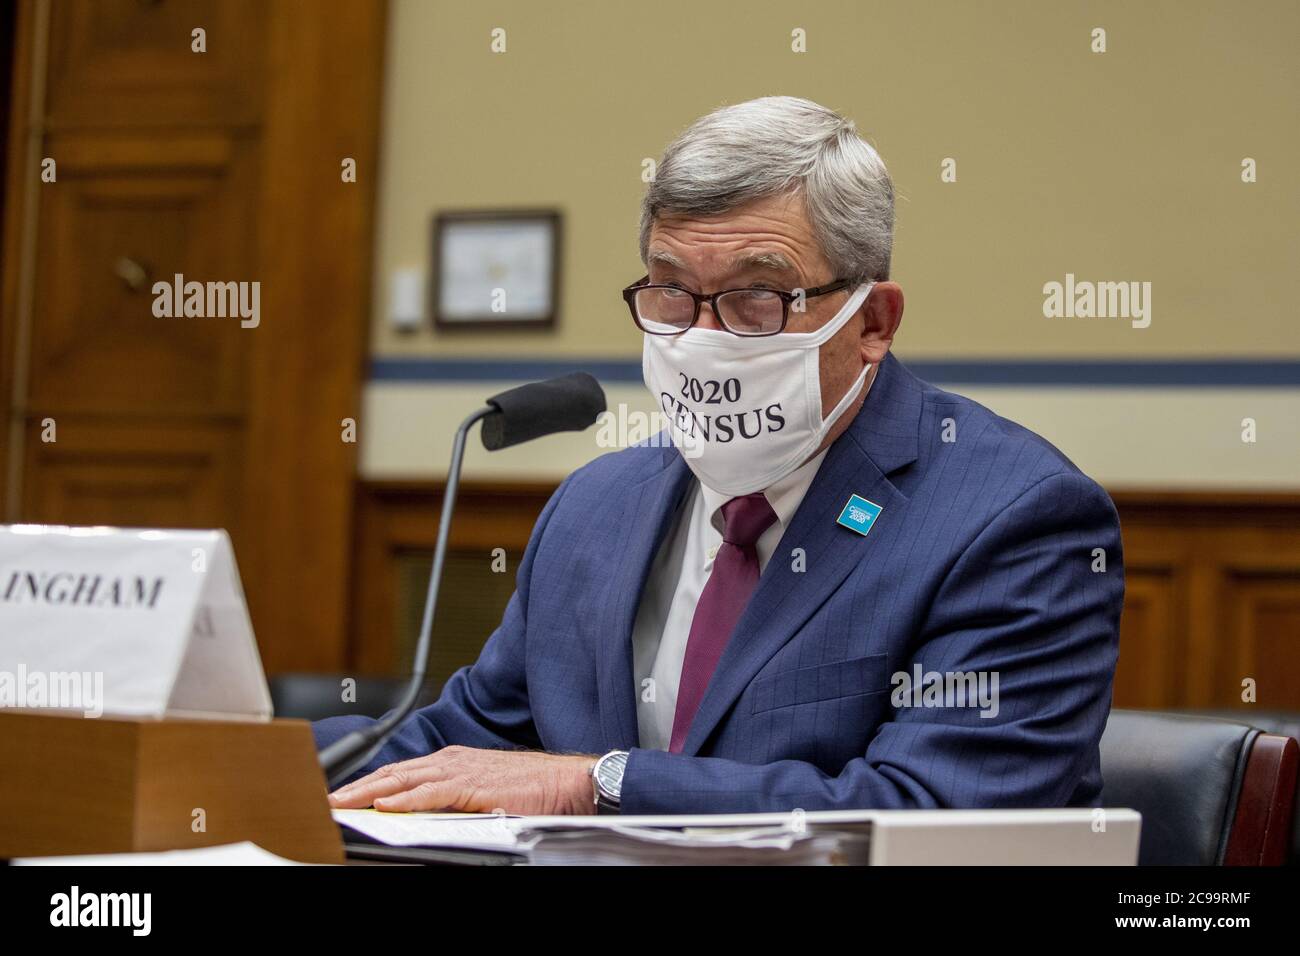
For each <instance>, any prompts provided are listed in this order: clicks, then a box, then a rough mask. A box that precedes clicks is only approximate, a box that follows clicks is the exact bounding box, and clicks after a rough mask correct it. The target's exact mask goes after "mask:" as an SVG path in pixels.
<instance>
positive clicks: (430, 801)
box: [375, 780, 457, 813]
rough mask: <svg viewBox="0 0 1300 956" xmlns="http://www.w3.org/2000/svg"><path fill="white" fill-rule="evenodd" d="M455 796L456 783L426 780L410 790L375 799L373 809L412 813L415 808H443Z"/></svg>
mask: <svg viewBox="0 0 1300 956" xmlns="http://www.w3.org/2000/svg"><path fill="white" fill-rule="evenodd" d="M456 796H457V793H456V785H455V784H453V783H451V782H449V781H444V780H426V781H425V782H424V783H422V784H420V785H419V786H417V787H413V788H412V789H410V790H404V791H402V792H401V793H395V794H392V795H391V796H387V797H377V798H376V799H375V809H376V810H383V811H385V812H386V813H412V812H414V811H416V810H445V809H448V808H450V807H451V806H452V803H453V802H454V801H455V799H456Z"/></svg>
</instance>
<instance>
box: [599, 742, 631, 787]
mask: <svg viewBox="0 0 1300 956" xmlns="http://www.w3.org/2000/svg"><path fill="white" fill-rule="evenodd" d="M626 767H627V754H625V753H613V754H610V755H609V756H608V757H605V758H604V759H603V760H601V762H600V763H599V764H597V765H596V782H597V783H598V784H600V789H601V790H603V791H605V792H606V793H607V794H609V795H610V796H613V797H618V796H619V795H620V794H621V793H622V791H623V770H624V768H626Z"/></svg>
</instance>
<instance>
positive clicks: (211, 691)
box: [0, 525, 271, 720]
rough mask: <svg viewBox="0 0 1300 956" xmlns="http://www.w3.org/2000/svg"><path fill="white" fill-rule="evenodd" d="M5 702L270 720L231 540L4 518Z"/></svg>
mask: <svg viewBox="0 0 1300 956" xmlns="http://www.w3.org/2000/svg"><path fill="white" fill-rule="evenodd" d="M0 707H19V708H26V709H54V710H63V711H69V710H71V711H79V712H81V713H83V714H85V715H86V716H99V715H100V714H101V713H102V714H120V715H145V716H156V717H162V716H165V715H172V716H190V717H192V716H205V717H251V718H255V719H263V720H265V719H268V718H269V717H270V716H271V696H270V694H269V693H268V691H267V687H266V677H265V675H264V674H263V672H262V662H261V659H260V658H259V657H258V654H257V645H256V643H255V642H254V640H253V626H252V623H251V622H250V621H249V618H248V607H247V605H246V604H245V603H244V591H243V588H242V587H241V585H240V582H239V571H238V570H237V569H236V567H235V556H234V550H233V548H232V547H231V545H230V538H229V537H228V536H227V534H226V533H225V532H224V531H141V530H128V529H121V528H69V527H63V526H56V525H7V526H5V525H0Z"/></svg>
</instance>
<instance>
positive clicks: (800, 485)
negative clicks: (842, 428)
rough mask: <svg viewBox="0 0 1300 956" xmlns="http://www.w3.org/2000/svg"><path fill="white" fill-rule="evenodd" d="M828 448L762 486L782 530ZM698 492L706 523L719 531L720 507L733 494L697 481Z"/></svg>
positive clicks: (723, 523) (814, 475)
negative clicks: (706, 517) (702, 497)
mask: <svg viewBox="0 0 1300 956" xmlns="http://www.w3.org/2000/svg"><path fill="white" fill-rule="evenodd" d="M828 451H830V449H829V448H825V449H823V450H822V451H821V452H819V453H818V454H816V455H814V456H813V457H812V458H809V459H808V460H807V461H806V462H804V463H803V464H802V465H800V466H799V467H798V468H796V469H795V470H794V471H792V472H790V474H788V475H786V476H785V477H784V478H780V479H778V480H776V481H774V482H772V484H770V485H768V486H767V487H766V488H764V489H763V497H765V498H766V499H767V503H768V504H769V505H771V506H772V510H773V511H775V512H776V520H777V521H779V522H780V523H781V528H782V530H784V529H785V528H786V527H787V526H788V525H789V524H790V519H791V518H793V517H794V513H795V512H796V511H798V510H799V505H800V503H801V502H802V501H803V498H804V495H805V494H807V493H808V486H809V485H811V484H812V480H813V478H815V477H817V469H818V468H820V467H821V464H822V459H823V458H825V457H826V452H828ZM700 493H701V494H702V495H703V496H704V509H705V514H707V515H708V516H709V523H710V524H712V525H713V527H714V529H716V530H717V532H718V533H719V534H721V533H722V530H723V528H724V527H725V522H724V521H723V518H722V506H723V505H725V504H726V503H727V502H728V501H730V500H731V499H732V498H733V497H735V496H734V495H724V494H722V492H720V491H714V490H713V489H712V488H710V487H709V486H708V485H706V484H704V482H700Z"/></svg>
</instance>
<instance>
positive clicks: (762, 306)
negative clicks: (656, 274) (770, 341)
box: [623, 276, 850, 336]
mask: <svg viewBox="0 0 1300 956" xmlns="http://www.w3.org/2000/svg"><path fill="white" fill-rule="evenodd" d="M849 284H850V280H849V279H837V280H835V281H834V282H832V283H831V284H830V285H823V286H818V287H817V288H815V289H804V290H802V291H801V292H781V291H779V290H777V289H724V290H723V291H721V292H714V293H711V294H709V295H703V294H701V293H699V292H691V291H690V290H689V289H683V288H681V287H680V286H675V285H652V284H650V277H649V276H645V277H643V278H642V279H640V280H639V281H637V282H634V283H633V284H632V285H630V286H628V287H627V288H626V289H624V290H623V301H625V302H626V303H627V307H628V309H630V310H631V312H632V321H633V322H635V323H636V325H637V328H639V329H640V330H641V331H642V332H645V333H646V334H648V335H680V334H681V333H683V332H685V331H686V330H687V329H689V328H690V327H691V326H693V325H694V324H695V323H696V322H697V321H698V320H699V318H700V306H701V305H702V304H703V303H705V302H707V303H709V307H710V308H712V309H713V314H714V315H716V316H717V317H718V321H719V322H721V323H722V325H723V327H724V328H725V329H726V330H727V331H728V332H731V333H733V334H734V335H743V336H758V335H776V334H777V333H778V332H781V331H783V330H784V329H785V323H786V320H787V319H789V317H790V303H792V302H796V301H799V302H802V301H803V300H806V299H812V298H815V297H816V296H819V295H827V294H829V293H831V292H838V291H839V290H840V289H843V288H846V287H847V286H848V285H849Z"/></svg>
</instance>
